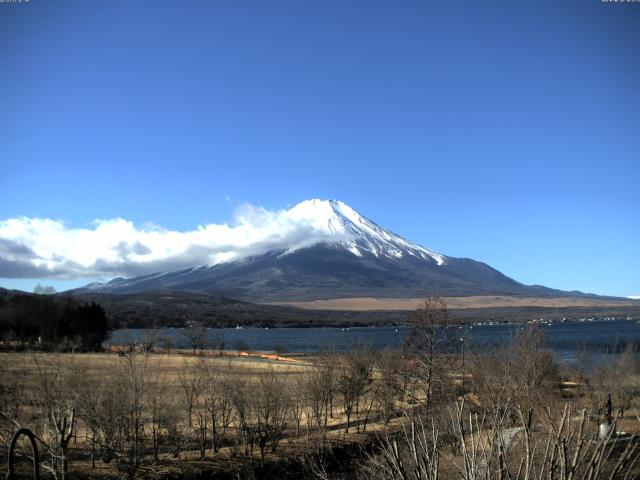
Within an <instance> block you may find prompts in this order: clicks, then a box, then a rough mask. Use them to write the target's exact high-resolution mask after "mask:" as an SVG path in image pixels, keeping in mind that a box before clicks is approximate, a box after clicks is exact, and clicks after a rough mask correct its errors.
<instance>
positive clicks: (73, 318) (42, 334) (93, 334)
mask: <svg viewBox="0 0 640 480" xmlns="http://www.w3.org/2000/svg"><path fill="white" fill-rule="evenodd" d="M107 331H108V325H107V318H106V315H105V313H104V310H103V309H102V307H101V306H100V305H98V304H96V303H93V302H91V303H86V304H82V303H79V302H78V301H76V300H74V299H73V298H71V297H55V296H53V295H33V294H26V293H25V294H22V293H16V294H14V295H11V296H5V297H0V341H2V343H3V345H4V346H5V347H6V346H13V347H15V346H19V345H24V344H25V343H29V344H31V345H39V346H40V347H41V348H43V349H51V348H62V349H68V350H98V349H100V348H101V345H102V342H103V341H104V339H105V338H106V335H107Z"/></svg>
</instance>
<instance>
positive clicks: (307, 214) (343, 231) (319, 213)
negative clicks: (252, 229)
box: [287, 199, 446, 265]
mask: <svg viewBox="0 0 640 480" xmlns="http://www.w3.org/2000/svg"><path fill="white" fill-rule="evenodd" d="M287 213H288V216H289V217H290V218H291V219H292V220H293V221H296V222H304V223H308V224H310V225H311V226H312V227H313V228H314V229H316V230H318V231H320V232H322V233H324V234H325V235H326V236H327V241H328V242H330V243H338V244H340V245H342V246H343V247H344V248H346V249H347V250H349V251H350V252H351V253H352V254H354V255H356V256H358V257H360V256H362V255H363V253H365V252H366V253H370V254H372V255H374V256H376V257H388V258H402V257H403V256H404V255H411V256H414V257H418V258H422V259H425V260H426V259H429V258H431V259H433V260H434V261H435V262H436V263H437V264H438V265H442V264H444V263H445V259H446V257H445V256H444V255H442V254H440V253H438V252H435V251H433V250H429V249H427V248H424V247H421V246H420V245H416V244H415V243H412V242H409V241H407V240H405V239H404V238H402V237H400V236H398V235H396V234H394V233H393V232H391V231H389V230H387V229H386V228H382V227H380V226H379V225H377V224H376V223H374V222H372V221H371V220H369V219H367V218H365V217H363V216H362V215H360V214H359V213H358V212H356V211H355V210H354V209H353V208H351V207H350V206H349V205H347V204H346V203H343V202H340V201H338V200H317V199H316V200H305V201H304V202H301V203H299V204H298V205H296V206H295V207H293V208H292V209H291V210H289V211H288V212H287ZM332 237H335V238H338V240H332ZM345 239H346V240H345ZM290 251H295V249H291V250H290Z"/></svg>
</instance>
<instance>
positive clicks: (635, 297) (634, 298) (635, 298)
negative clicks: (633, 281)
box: [627, 295, 640, 300]
mask: <svg viewBox="0 0 640 480" xmlns="http://www.w3.org/2000/svg"><path fill="white" fill-rule="evenodd" d="M627 298H630V299H631V300H640V295H629V296H628V297H627Z"/></svg>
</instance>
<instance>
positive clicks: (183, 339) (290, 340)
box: [106, 320, 640, 362]
mask: <svg viewBox="0 0 640 480" xmlns="http://www.w3.org/2000/svg"><path fill="white" fill-rule="evenodd" d="M407 328H408V327H352V328H242V329H234V328H211V329H208V337H209V339H210V340H209V342H208V346H209V347H213V346H214V345H215V344H216V343H217V339H219V338H220V339H223V341H224V344H225V349H234V348H235V345H236V343H237V342H243V343H245V344H246V345H248V346H250V347H251V348H252V349H254V350H258V351H273V350H275V349H282V350H286V351H287V352H295V353H315V352H318V351H321V350H323V349H329V348H330V349H335V350H338V351H343V350H346V349H348V348H351V347H353V346H362V345H367V346H370V347H372V348H376V349H384V348H399V347H401V346H402V345H403V341H404V338H405V335H406V332H407ZM452 328H453V329H455V330H454V331H453V332H451V331H450V334H449V337H453V338H454V339H455V340H454V345H452V347H451V348H459V340H458V339H460V338H464V339H465V348H466V350H467V351H477V352H479V353H483V352H490V351H492V350H493V349H495V348H499V347H501V346H504V345H506V344H507V343H508V342H509V341H510V340H511V339H512V338H513V337H514V335H515V334H516V333H517V331H518V329H522V328H524V327H523V326H522V325H516V324H499V325H467V326H463V327H452ZM542 329H543V330H544V332H545V333H546V334H547V338H548V340H549V344H550V346H551V348H552V349H553V350H554V351H555V353H556V355H557V356H558V358H559V359H560V360H564V361H568V362H572V361H575V360H576V359H578V358H581V357H582V356H583V355H584V354H587V355H589V356H591V357H600V358H602V357H603V356H604V355H607V354H610V353H614V354H615V353H618V352H620V351H623V350H624V348H625V347H626V345H628V344H636V345H640V323H637V322H635V321H630V320H609V321H604V320H601V321H584V322H563V323H552V324H542ZM166 337H168V338H170V339H171V344H172V348H189V347H190V344H189V341H188V338H187V330H185V329H180V328H162V329H152V330H150V329H128V330H116V331H114V332H112V335H111V336H110V338H109V340H108V341H107V342H106V344H113V343H116V344H117V343H124V342H126V341H130V340H135V341H139V340H141V339H153V340H154V343H155V344H156V345H158V346H161V345H162V339H163V338H166Z"/></svg>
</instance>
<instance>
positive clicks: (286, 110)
mask: <svg viewBox="0 0 640 480" xmlns="http://www.w3.org/2000/svg"><path fill="white" fill-rule="evenodd" d="M0 42H1V44H2V46H3V47H2V49H0V69H1V71H2V75H0V168H1V170H0V171H1V175H0V222H1V221H5V222H6V221H7V220H9V219H15V218H19V217H26V218H27V219H34V218H39V219H51V220H55V221H60V222H64V225H65V228H69V229H74V228H75V229H93V228H95V224H94V223H92V222H94V220H96V219H101V220H103V221H108V220H113V219H117V218H120V219H126V220H128V221H131V222H133V224H134V225H136V226H143V225H145V224H149V223H152V224H154V225H158V226H162V227H164V228H166V229H170V230H175V231H191V230H194V229H196V228H197V226H198V225H207V224H222V223H225V222H227V223H230V224H234V222H236V221H237V220H235V219H234V218H235V217H234V212H235V211H236V209H237V208H238V206H240V205H243V204H245V203H249V204H252V205H255V206H261V207H264V208H265V209H267V210H268V211H276V210H278V209H284V208H287V207H290V206H292V205H294V204H296V203H298V202H299V201H302V200H304V199H307V198H336V199H340V200H342V201H344V202H346V203H347V204H349V205H351V206H352V207H353V208H355V209H356V210H358V211H359V212H360V213H362V214H363V215H365V216H367V217H369V218H371V219H373V220H374V221H376V222H377V223H379V224H381V225H383V226H385V227H387V228H389V229H391V230H393V231H395V232H397V233H399V234H401V235H403V236H404V237H406V238H408V239H410V240H412V241H415V242H417V243H420V244H422V245H424V246H427V247H429V248H433V249H435V250H438V251H441V252H443V253H445V254H447V255H452V256H464V257H470V258H474V259H476V260H482V261H485V262H487V263H489V264H490V265H492V266H494V267H496V268H498V269H499V270H501V271H503V272H504V273H505V274H507V275H509V276H511V277H514V278H516V279H517V280H519V281H522V282H524V283H536V284H543V285H547V286H550V287H555V288H561V289H579V290H583V291H588V292H594V293H600V294H609V295H622V296H626V295H634V294H635V295H637V294H640V248H639V245H640V241H639V239H640V188H639V185H640V83H639V82H640V61H638V59H639V56H638V45H640V4H637V3H636V4H634V3H626V4H623V3H602V2H600V1H599V0H575V1H570V0H566V1H565V0H562V1H558V0H555V1H519V2H507V1H503V2H494V1H483V2H477V1H468V2H462V1H460V2H427V1H416V2H410V1H407V2H387V1H381V2H365V1H362V2H358V1H353V2H332V1H323V2H312V1H309V2H299V1H295V2H294V1H292V2H238V1H232V2H222V1H220V2H207V1H191V0H186V1H180V2H169V1H166V2H164V1H162V2H157V1H154V2H150V1H149V2H145V1H137V2H128V1H120V0H110V1H103V0H100V1H95V2H86V1H66V0H55V1H54V0H30V1H29V2H23V3H5V4H0ZM32 228H36V227H33V225H32ZM38 228H39V227H38ZM141 228H142V227H141ZM30 231H31V230H30ZM61 238H63V240H62V241H64V237H61ZM0 240H1V239H0ZM25 242H27V240H25ZM63 246H64V245H63ZM25 251H26V250H25ZM5 253H6V252H5ZM6 255H8V254H6ZM0 265H2V264H0ZM28 275H30V274H29V273H28V272H15V271H13V270H12V271H11V272H9V270H5V271H4V272H3V271H2V269H1V267H0V277H4V278H0V286H5V287H11V288H24V289H28V290H29V289H31V288H32V287H33V285H34V284H35V283H37V282H40V283H45V284H52V285H56V286H57V287H58V288H64V287H65V286H73V285H79V284H83V283H86V280H87V278H85V277H78V274H77V273H76V274H74V275H71V277H73V278H70V277H69V275H67V277H69V278H67V277H65V278H66V279H63V277H64V276H60V275H53V274H52V275H51V276H47V275H41V274H38V276H36V275H35V274H34V275H33V276H32V277H29V276H28Z"/></svg>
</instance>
